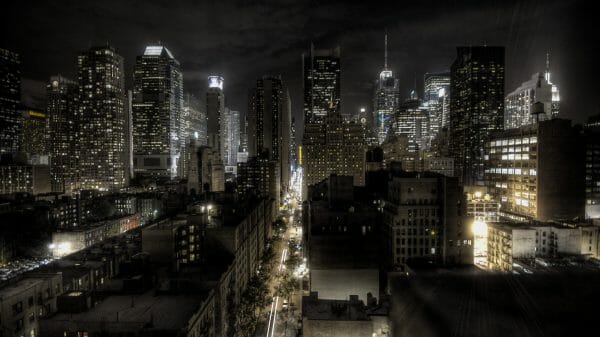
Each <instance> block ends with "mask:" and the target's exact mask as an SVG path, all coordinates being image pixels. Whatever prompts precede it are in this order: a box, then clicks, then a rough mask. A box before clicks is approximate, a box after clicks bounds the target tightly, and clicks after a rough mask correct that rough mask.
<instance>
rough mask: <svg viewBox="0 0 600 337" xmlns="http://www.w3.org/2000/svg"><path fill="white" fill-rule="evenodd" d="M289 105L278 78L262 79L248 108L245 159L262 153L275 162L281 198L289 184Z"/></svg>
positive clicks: (283, 86) (286, 91)
mask: <svg viewBox="0 0 600 337" xmlns="http://www.w3.org/2000/svg"><path fill="white" fill-rule="evenodd" d="M290 129H291V105H290V97H289V92H288V90H287V88H286V87H285V85H283V82H282V81H281V77H279V76H276V77H273V76H264V77H263V78H262V79H259V80H257V81H256V88H255V89H254V90H253V91H252V94H251V95H250V103H249V107H248V155H249V156H250V157H256V156H258V155H262V154H263V153H264V152H266V153H267V154H268V158H269V159H270V160H273V161H276V162H277V169H278V170H279V178H280V182H279V186H280V187H281V193H282V194H285V193H286V192H287V189H288V187H289V181H290Z"/></svg>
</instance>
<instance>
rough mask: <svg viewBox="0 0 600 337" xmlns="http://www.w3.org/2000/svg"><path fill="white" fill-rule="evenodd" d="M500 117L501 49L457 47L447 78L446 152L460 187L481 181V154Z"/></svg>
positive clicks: (499, 122)
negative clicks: (448, 82)
mask: <svg viewBox="0 0 600 337" xmlns="http://www.w3.org/2000/svg"><path fill="white" fill-rule="evenodd" d="M503 117H504V47H490V46H476V47H458V48H457V58H456V60H455V61H454V63H453V64H452V68H451V78H450V152H451V155H452V157H453V158H454V164H455V168H456V173H457V177H459V179H460V182H461V183H462V184H463V185H475V184H481V182H482V181H483V173H484V166H483V151H484V147H485V143H486V141H488V140H489V137H490V134H491V133H492V132H494V131H499V130H502V126H503V123H502V121H503Z"/></svg>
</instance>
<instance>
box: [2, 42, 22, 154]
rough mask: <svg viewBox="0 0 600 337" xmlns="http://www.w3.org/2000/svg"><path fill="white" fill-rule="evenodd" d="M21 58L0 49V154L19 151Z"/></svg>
mask: <svg viewBox="0 0 600 337" xmlns="http://www.w3.org/2000/svg"><path fill="white" fill-rule="evenodd" d="M20 104H21V58H20V56H19V54H17V53H15V52H12V51H10V50H7V49H2V48H0V154H2V153H14V152H17V150H18V148H17V147H18V144H17V139H18V135H19V109H20V107H19V106H20Z"/></svg>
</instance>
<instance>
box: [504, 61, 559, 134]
mask: <svg viewBox="0 0 600 337" xmlns="http://www.w3.org/2000/svg"><path fill="white" fill-rule="evenodd" d="M536 102H541V103H543V104H544V111H545V112H546V113H545V114H543V115H536V116H534V115H533V114H532V109H531V107H532V106H533V103H536ZM559 105H560V95H559V92H558V87H557V86H556V85H555V84H553V83H552V82H551V81H550V56H549V55H548V54H546V71H545V72H544V74H542V73H536V74H533V75H532V76H531V79H530V80H529V81H527V82H523V83H522V84H521V86H520V87H518V88H517V89H515V91H513V92H511V93H510V94H508V95H507V96H506V101H505V115H504V128H505V129H514V128H518V127H521V126H524V125H528V124H531V123H534V122H536V121H537V120H547V119H551V118H556V117H558V112H559Z"/></svg>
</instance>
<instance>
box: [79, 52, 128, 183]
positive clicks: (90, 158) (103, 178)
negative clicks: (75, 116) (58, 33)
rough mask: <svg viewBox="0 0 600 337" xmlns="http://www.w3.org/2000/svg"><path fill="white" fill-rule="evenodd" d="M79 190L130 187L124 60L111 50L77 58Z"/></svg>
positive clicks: (88, 53) (83, 54) (82, 54)
mask: <svg viewBox="0 0 600 337" xmlns="http://www.w3.org/2000/svg"><path fill="white" fill-rule="evenodd" d="M77 74H78V82H79V103H80V106H79V115H80V118H79V123H80V124H79V136H78V142H79V144H78V145H79V149H80V154H79V155H80V157H79V159H80V160H79V170H80V180H79V187H80V188H82V189H99V190H111V189H119V188H122V187H123V186H125V185H126V184H127V176H128V175H127V174H126V172H125V171H126V163H125V147H126V144H125V142H126V137H125V131H124V128H125V83H124V80H125V79H124V71H123V58H122V57H121V56H120V55H119V54H117V53H116V52H115V49H114V48H112V47H110V46H102V47H92V48H90V49H89V50H88V51H85V52H82V53H81V54H79V56H78V58H77Z"/></svg>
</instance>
